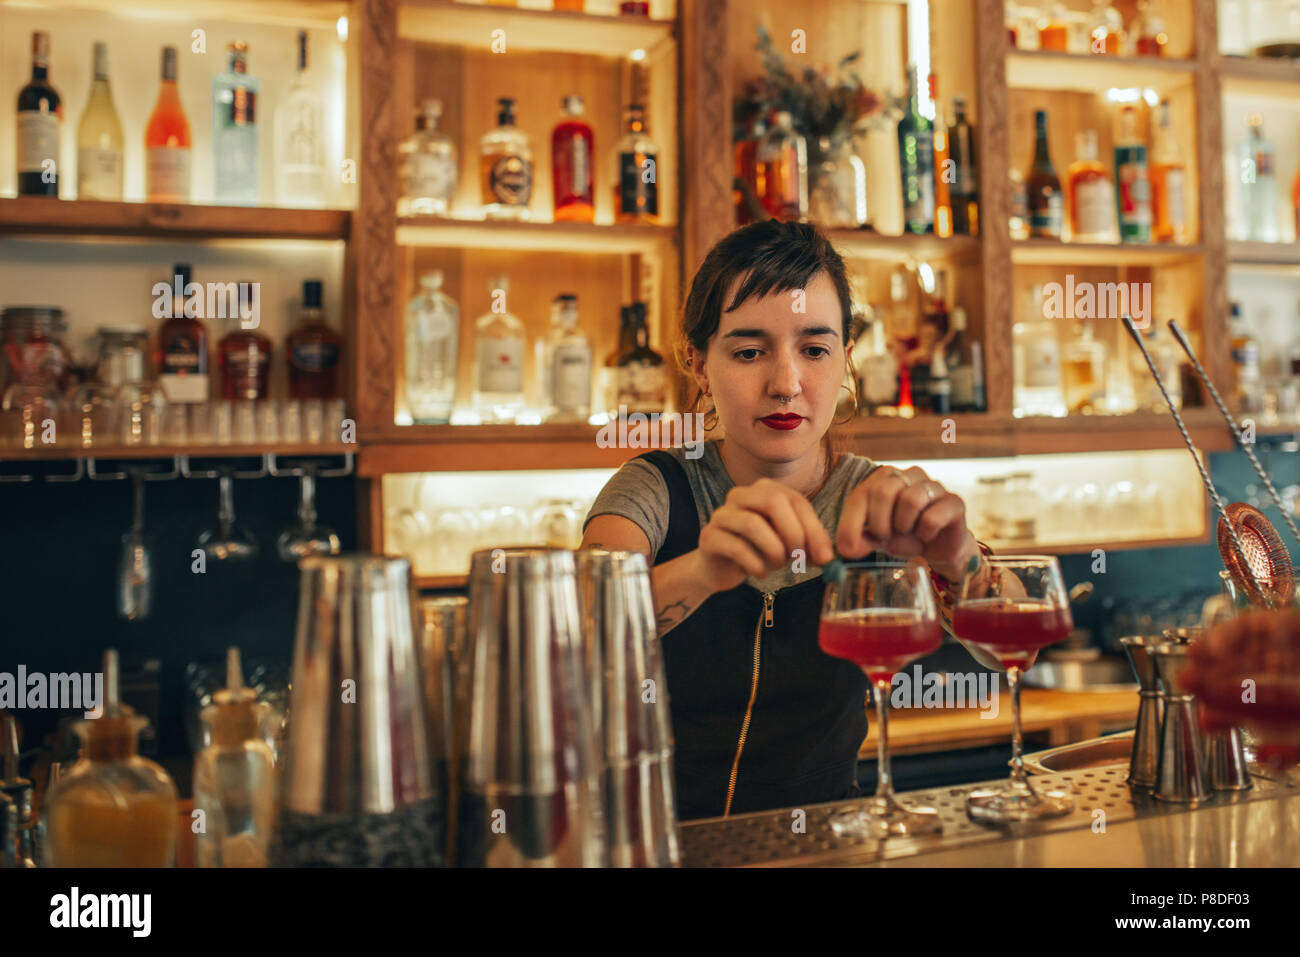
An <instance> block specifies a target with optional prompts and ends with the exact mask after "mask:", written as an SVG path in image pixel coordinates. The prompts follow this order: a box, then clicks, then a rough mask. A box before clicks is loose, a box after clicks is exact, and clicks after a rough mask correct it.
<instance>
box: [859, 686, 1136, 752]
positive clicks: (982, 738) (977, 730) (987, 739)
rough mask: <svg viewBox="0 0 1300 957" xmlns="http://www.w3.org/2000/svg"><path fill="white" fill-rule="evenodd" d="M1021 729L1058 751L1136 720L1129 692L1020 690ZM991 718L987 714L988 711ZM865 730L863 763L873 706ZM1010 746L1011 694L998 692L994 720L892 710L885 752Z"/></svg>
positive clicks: (972, 714) (870, 742)
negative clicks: (887, 748)
mask: <svg viewBox="0 0 1300 957" xmlns="http://www.w3.org/2000/svg"><path fill="white" fill-rule="evenodd" d="M1020 706H1021V729H1022V731H1023V734H1024V736H1025V738H1026V739H1027V740H1031V741H1032V742H1033V743H1034V744H1035V746H1043V747H1058V746H1059V745H1062V744H1070V743H1072V742H1075V741H1086V740H1088V739H1091V738H1096V737H1099V736H1101V735H1102V734H1104V733H1106V732H1109V731H1117V730H1120V729H1123V728H1131V727H1133V725H1134V724H1135V723H1136V721H1137V709H1138V696H1137V693H1136V692H1134V691H1112V692H1095V693H1094V692H1082V691H1048V690H1045V689H1042V688H1025V689H1024V690H1023V691H1021V692H1020ZM990 714H992V712H990ZM868 719H869V720H870V722H871V728H870V730H869V731H868V732H867V737H866V740H864V741H863V742H862V747H861V748H860V749H859V750H858V758H859V760H863V761H870V760H874V759H875V757H876V730H877V725H876V714H875V706H874V705H872V706H871V710H870V711H868ZM1010 741H1011V695H1010V694H1009V693H1008V691H1007V689H1006V687H1005V685H1003V686H1001V687H1000V688H999V694H998V711H997V714H996V717H985V716H983V715H982V714H981V712H980V710H979V709H978V708H895V709H891V710H890V712H889V753H890V754H891V755H899V754H929V753H932V752H935V751H950V750H953V749H957V748H978V747H985V746H988V745H991V744H1009V743H1010Z"/></svg>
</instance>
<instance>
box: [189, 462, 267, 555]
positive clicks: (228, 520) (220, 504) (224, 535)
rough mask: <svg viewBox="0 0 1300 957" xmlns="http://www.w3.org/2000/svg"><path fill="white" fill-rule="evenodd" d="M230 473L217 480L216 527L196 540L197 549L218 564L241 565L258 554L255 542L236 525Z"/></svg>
mask: <svg viewBox="0 0 1300 957" xmlns="http://www.w3.org/2000/svg"><path fill="white" fill-rule="evenodd" d="M233 481H234V480H233V479H232V478H231V475H230V473H229V472H222V473H221V476H220V477H219V478H218V479H217V486H218V493H217V494H218V499H217V527H216V528H215V529H213V528H210V529H208V530H207V531H206V532H204V533H203V534H202V535H200V536H199V540H198V547H199V548H201V549H203V551H204V552H205V553H206V554H207V557H208V558H214V559H216V560H217V561H244V560H247V559H249V558H252V557H253V556H254V555H256V554H257V539H255V538H253V536H252V534H251V533H250V532H248V531H247V530H246V529H244V528H241V527H240V526H239V525H236V524H235V496H234V493H233V490H232V488H231V485H232V483H233Z"/></svg>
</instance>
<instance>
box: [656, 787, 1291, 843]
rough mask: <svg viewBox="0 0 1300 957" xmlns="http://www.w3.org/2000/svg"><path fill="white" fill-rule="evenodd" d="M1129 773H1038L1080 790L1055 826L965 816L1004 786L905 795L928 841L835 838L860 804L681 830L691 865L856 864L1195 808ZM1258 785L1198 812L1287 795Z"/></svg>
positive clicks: (1216, 797) (1226, 794)
mask: <svg viewBox="0 0 1300 957" xmlns="http://www.w3.org/2000/svg"><path fill="white" fill-rule="evenodd" d="M1127 774H1128V767H1127V765H1125V766H1124V767H1116V768H1090V769H1083V770H1078V771H1070V772H1063V773H1056V774H1043V775H1034V777H1033V779H1032V780H1033V784H1034V787H1035V788H1040V787H1042V788H1047V787H1052V786H1061V785H1063V784H1069V785H1070V787H1072V788H1073V791H1074V810H1073V811H1072V812H1071V813H1070V814H1068V815H1066V816H1064V817H1059V818H1056V819H1054V820H1048V821H1040V822H1035V823H1026V824H1012V825H1006V826H1003V827H986V826H984V825H980V824H976V823H974V822H972V821H971V820H970V819H969V818H967V817H966V797H967V795H968V794H969V793H970V792H971V791H973V790H975V789H977V788H980V787H986V786H988V785H990V784H994V785H996V784H998V783H1000V782H998V781H992V782H981V783H978V784H968V785H963V786H961V787H957V788H943V789H939V790H932V791H912V792H908V793H906V794H900V795H898V797H899V799H900V801H901V802H902V803H903V804H913V805H924V806H929V807H933V808H935V809H936V810H937V811H938V812H939V817H940V819H941V820H942V822H943V833H942V834H938V835H933V836H926V837H891V838H889V839H887V840H885V841H877V840H874V839H850V838H840V837H836V836H835V834H834V832H832V831H831V828H830V825H829V823H827V819H828V818H829V816H830V815H831V814H832V813H834V812H836V811H839V810H841V809H848V808H853V807H857V806H860V805H861V804H863V803H864V800H858V801H839V802H834V803H830V804H813V805H809V806H808V807H806V808H803V809H802V810H803V811H804V812H805V813H806V818H805V819H804V820H803V826H802V827H799V823H800V819H799V817H798V816H797V815H796V813H795V812H796V811H797V810H799V809H795V808H786V809H784V810H780V811H759V812H756V813H754V814H742V815H735V816H732V817H729V818H709V819H706V820H700V821H688V822H686V823H684V824H682V825H681V841H682V863H683V865H684V866H686V867H817V866H822V867H825V866H836V865H843V866H852V865H861V864H870V863H872V862H876V861H883V860H893V859H896V858H901V857H910V856H913V855H918V854H927V853H931V852H935V851H946V850H951V849H953V848H957V847H964V846H970V845H974V844H984V843H990V842H995V841H1001V840H1004V839H1006V838H1008V837H1032V836H1034V835H1038V834H1049V833H1053V832H1058V831H1072V830H1081V829H1085V828H1090V827H1092V825H1093V821H1094V812H1095V811H1096V810H1097V809H1102V810H1103V811H1105V814H1106V820H1107V822H1108V824H1117V823H1120V822H1122V821H1131V820H1135V819H1137V818H1142V817H1151V816H1158V815H1163V814H1179V813H1183V812H1186V811H1190V810H1192V808H1191V807H1190V806H1188V805H1185V804H1170V803H1166V802H1162V801H1157V800H1155V799H1154V798H1152V797H1151V796H1150V795H1149V794H1146V793H1144V792H1133V791H1130V790H1129V787H1128V785H1127V784H1126V783H1125V781H1124V778H1125V777H1126V776H1127ZM1252 780H1253V783H1254V787H1253V788H1251V789H1250V790H1248V791H1216V792H1214V794H1213V796H1212V797H1211V798H1210V799H1209V800H1208V801H1206V802H1204V803H1202V804H1200V805H1198V808H1206V807H1218V806H1223V805H1228V804H1240V803H1245V802H1250V801H1258V800H1267V799H1269V798H1272V797H1276V796H1278V795H1279V793H1281V792H1285V791H1286V788H1285V787H1284V786H1282V785H1279V784H1277V783H1275V782H1273V781H1270V780H1268V779H1266V778H1261V777H1258V776H1256V777H1254V778H1253V779H1252Z"/></svg>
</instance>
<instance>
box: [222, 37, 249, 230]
mask: <svg viewBox="0 0 1300 957" xmlns="http://www.w3.org/2000/svg"><path fill="white" fill-rule="evenodd" d="M227 50H228V51H229V53H230V65H229V69H228V70H227V71H226V72H225V73H222V74H220V75H219V76H215V77H213V79H212V184H213V189H212V192H213V197H214V199H215V200H216V202H218V203H228V204H230V205H235V206H256V205H257V197H258V162H257V161H258V127H257V92H258V89H259V88H260V84H259V83H258V82H257V80H256V79H254V78H253V77H251V76H249V75H248V44H247V43H244V42H242V41H240V42H236V43H232V44H230V46H229V47H227Z"/></svg>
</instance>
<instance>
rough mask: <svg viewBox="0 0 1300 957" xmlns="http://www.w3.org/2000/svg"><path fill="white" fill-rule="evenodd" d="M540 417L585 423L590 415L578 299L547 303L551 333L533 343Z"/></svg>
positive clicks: (587, 357) (587, 346)
mask: <svg viewBox="0 0 1300 957" xmlns="http://www.w3.org/2000/svg"><path fill="white" fill-rule="evenodd" d="M537 359H538V363H537V368H538V373H539V375H540V377H541V384H542V402H541V406H542V417H543V418H544V419H545V420H546V421H548V422H586V421H587V418H588V417H589V416H590V415H591V343H590V342H588V341H587V337H586V336H585V335H583V333H582V330H581V329H579V328H578V297H577V296H575V295H573V294H572V293H564V294H561V295H559V296H556V297H555V301H554V302H552V303H551V331H550V333H549V334H548V335H547V336H546V338H545V339H542V340H540V341H539V342H538V343H537Z"/></svg>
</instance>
